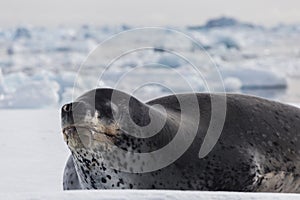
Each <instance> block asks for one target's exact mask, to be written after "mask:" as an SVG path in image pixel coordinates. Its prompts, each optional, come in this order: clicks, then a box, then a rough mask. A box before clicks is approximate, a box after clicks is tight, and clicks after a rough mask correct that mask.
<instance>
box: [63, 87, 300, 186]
mask: <svg viewBox="0 0 300 200" xmlns="http://www.w3.org/2000/svg"><path fill="white" fill-rule="evenodd" d="M113 92H117V93H120V94H122V95H124V96H129V95H127V94H125V93H122V92H120V91H116V90H112V89H96V90H93V91H90V92H88V93H86V94H84V95H83V96H81V97H79V98H78V100H76V102H73V103H71V104H67V105H65V106H64V107H63V108H62V126H63V132H64V136H65V140H66V142H67V144H68V146H69V148H70V150H71V153H72V155H71V156H70V158H69V160H68V162H67V165H66V168H65V172H64V183H63V187H64V189H65V190H69V189H132V188H135V189H180V190H209V191H261V192H300V133H299V131H300V110H299V109H298V108H296V107H292V106H289V105H285V104H282V103H278V102H274V101H269V100H265V99H262V98H258V97H254V96H247V95H240V94H226V99H227V101H226V102H227V103H226V106H227V109H226V110H227V112H226V119H225V122H224V127H223V130H222V133H221V135H220V137H219V139H218V141H217V143H216V145H215V146H214V147H213V149H212V150H211V152H210V153H209V154H208V155H207V156H206V157H204V158H199V149H200V147H201V145H203V142H204V137H205V135H206V132H207V129H208V127H209V123H210V120H211V106H212V103H211V98H212V97H213V98H214V99H218V98H219V94H207V93H198V94H196V97H197V101H198V105H197V106H199V111H200V120H194V119H195V118H194V117H193V116H182V115H181V110H180V104H179V102H178V96H180V98H181V99H182V101H185V102H189V99H190V98H191V95H195V94H178V95H171V96H166V97H162V98H158V99H154V100H151V101H149V102H147V103H142V102H140V101H138V100H137V99H135V98H134V97H130V98H132V99H133V100H132V101H131V102H132V103H130V104H129V110H130V113H131V118H132V119H133V121H134V122H135V123H137V124H139V125H141V126H144V125H145V124H147V123H149V109H151V106H152V105H157V104H159V105H161V106H163V107H164V109H165V112H166V113H167V115H166V116H167V119H166V122H165V126H164V127H163V128H162V129H161V130H160V131H159V132H158V133H157V134H156V135H155V136H151V137H150V138H142V139H141V138H136V137H133V136H130V135H128V134H127V133H126V131H122V130H120V128H118V127H119V125H116V124H115V123H114V120H113V119H112V116H119V115H118V114H113V113H114V112H115V113H118V112H119V114H120V113H122V103H120V102H122V101H121V100H122V98H119V100H118V101H120V102H113V104H108V102H109V101H110V99H111V95H112V93H113ZM122 95H121V97H122ZM90 99H93V100H94V102H95V105H94V106H93V107H95V109H94V111H91V108H90V107H89V105H90V104H91V103H90ZM75 104H76V106H74V105H75ZM112 105H114V106H112ZM71 106H72V108H70V107H71ZM76 109H77V110H79V113H83V116H84V119H85V120H90V121H95V119H94V118H93V117H91V118H89V119H87V117H86V115H87V113H90V115H91V116H97V119H98V122H95V123H97V124H98V125H97V127H98V126H99V124H101V125H102V129H101V131H97V130H96V131H95V132H97V133H101V134H102V135H101V136H103V137H100V135H97V134H91V135H93V136H92V139H91V138H89V137H88V138H89V139H84V138H85V137H84V138H83V139H82V140H81V142H78V135H80V132H79V131H78V130H77V131H75V130H74V126H73V125H74V124H75V126H76V123H77V122H76V120H74V115H73V117H72V116H71V114H70V113H72V112H73V111H74V110H76ZM86 110H90V111H89V112H85V111H86ZM91 113H92V114H91ZM95 113H96V114H95ZM99 113H100V114H99ZM101 113H102V114H101ZM152 114H153V115H154V116H157V118H159V117H160V112H159V111H158V112H152ZM76 116H77V115H75V117H76ZM78 116H79V115H78ZM79 118H80V117H79ZM81 118H82V117H81ZM82 119H83V118H82ZM183 119H187V121H188V123H186V124H187V125H186V124H180V123H179V121H180V120H183ZM126 120H128V119H127V118H125V120H124V119H123V120H120V121H119V123H124V124H126V122H127V121H126ZM79 121H80V120H79ZM78 124H79V123H78ZM80 126H82V125H80ZM182 126H183V129H186V130H187V135H186V137H189V134H188V131H189V129H190V128H191V127H192V128H197V134H196V136H195V138H194V139H193V142H192V143H191V145H190V146H189V147H188V149H187V150H186V151H185V152H184V153H183V154H182V155H181V156H180V157H179V158H178V159H177V160H176V161H174V162H172V163H171V164H170V165H168V166H166V167H163V168H161V169H158V170H155V171H151V172H145V173H135V172H130V170H129V171H125V172H124V171H122V170H118V169H114V168H111V167H110V161H109V160H110V158H105V157H102V156H101V155H102V154H101V152H102V151H106V146H105V145H104V146H103V145H102V146H101V145H100V146H101V148H100V146H99V144H106V145H115V146H118V148H121V149H125V150H127V151H129V150H130V151H135V152H139V153H143V152H151V151H155V150H157V149H160V148H162V147H163V146H165V145H167V144H169V143H170V142H171V141H172V139H173V138H174V137H175V135H176V131H177V130H178V129H179V128H180V127H181V128H182ZM90 127H91V126H86V129H91V128H90ZM79 128H80V127H79ZM93 129H95V128H93ZM127 130H130V129H127ZM132 131H135V130H134V129H132ZM83 132H84V131H83ZM141 134H143V133H141ZM99 138H100V139H99ZM84 144H90V145H89V147H86V145H84ZM174 151H176V148H174ZM134 162H137V161H134ZM125 164H126V165H127V163H126V162H123V163H120V165H123V166H124V165H125ZM126 165H125V166H126Z"/></svg>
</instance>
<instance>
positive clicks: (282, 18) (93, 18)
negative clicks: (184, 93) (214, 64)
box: [0, 0, 300, 27]
mask: <svg viewBox="0 0 300 200" xmlns="http://www.w3.org/2000/svg"><path fill="white" fill-rule="evenodd" d="M224 15H225V16H232V17H236V18H238V19H240V20H243V21H248V22H254V23H257V24H262V25H267V26H272V25H275V24H278V23H288V24H290V23H299V22H300V0H205V1H202V0H106V1H102V0H47V1H45V0H0V26H2V27H3V26H15V25H18V24H33V25H44V26H49V25H50V26H56V25H61V24H67V25H68V24H69V25H80V24H83V23H88V24H97V25H104V24H106V25H111V24H116V25H118V24H122V23H126V24H129V25H134V26H162V25H175V26H184V25H199V24H203V23H204V22H205V21H206V20H207V19H209V18H212V17H218V16H224Z"/></svg>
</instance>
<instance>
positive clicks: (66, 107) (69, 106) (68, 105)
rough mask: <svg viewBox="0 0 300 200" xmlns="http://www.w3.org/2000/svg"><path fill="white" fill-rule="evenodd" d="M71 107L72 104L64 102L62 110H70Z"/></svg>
mask: <svg viewBox="0 0 300 200" xmlns="http://www.w3.org/2000/svg"><path fill="white" fill-rule="evenodd" d="M71 108H72V105H71V104H70V103H69V104H66V105H64V106H63V107H62V109H63V111H64V112H70V111H71Z"/></svg>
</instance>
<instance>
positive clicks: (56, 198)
mask: <svg viewBox="0 0 300 200" xmlns="http://www.w3.org/2000/svg"><path fill="white" fill-rule="evenodd" d="M0 198H1V199H6V200H10V199H13V200H29V199H30V200H31V199H35V200H40V199H41V200H42V199H48V200H68V199H70V200H73V199H77V200H81V199H82V200H102V199H106V200H111V199H123V200H127V199H128V200H133V199H137V200H163V199H164V200H168V199H170V200H173V199H174V200H177V199H178V200H184V199H187V200H194V199H195V200H216V199H218V200H227V199H231V200H240V199H244V200H256V199H264V200H298V199H300V196H299V195H297V194H271V193H237V192H195V191H170V190H148V191H147V190H101V191H72V192H54V193H46V194H45V193H44V194H41V193H33V194H28V193H27V194H14V195H0Z"/></svg>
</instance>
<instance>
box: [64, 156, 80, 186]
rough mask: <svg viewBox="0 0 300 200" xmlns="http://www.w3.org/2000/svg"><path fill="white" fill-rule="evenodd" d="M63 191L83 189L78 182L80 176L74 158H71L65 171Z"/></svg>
mask: <svg viewBox="0 0 300 200" xmlns="http://www.w3.org/2000/svg"><path fill="white" fill-rule="evenodd" d="M63 189H64V190H77V189H82V188H81V185H80V183H79V180H78V175H77V173H76V169H75V166H74V162H73V158H72V156H70V157H69V159H68V161H67V164H66V167H65V170H64V178H63Z"/></svg>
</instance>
